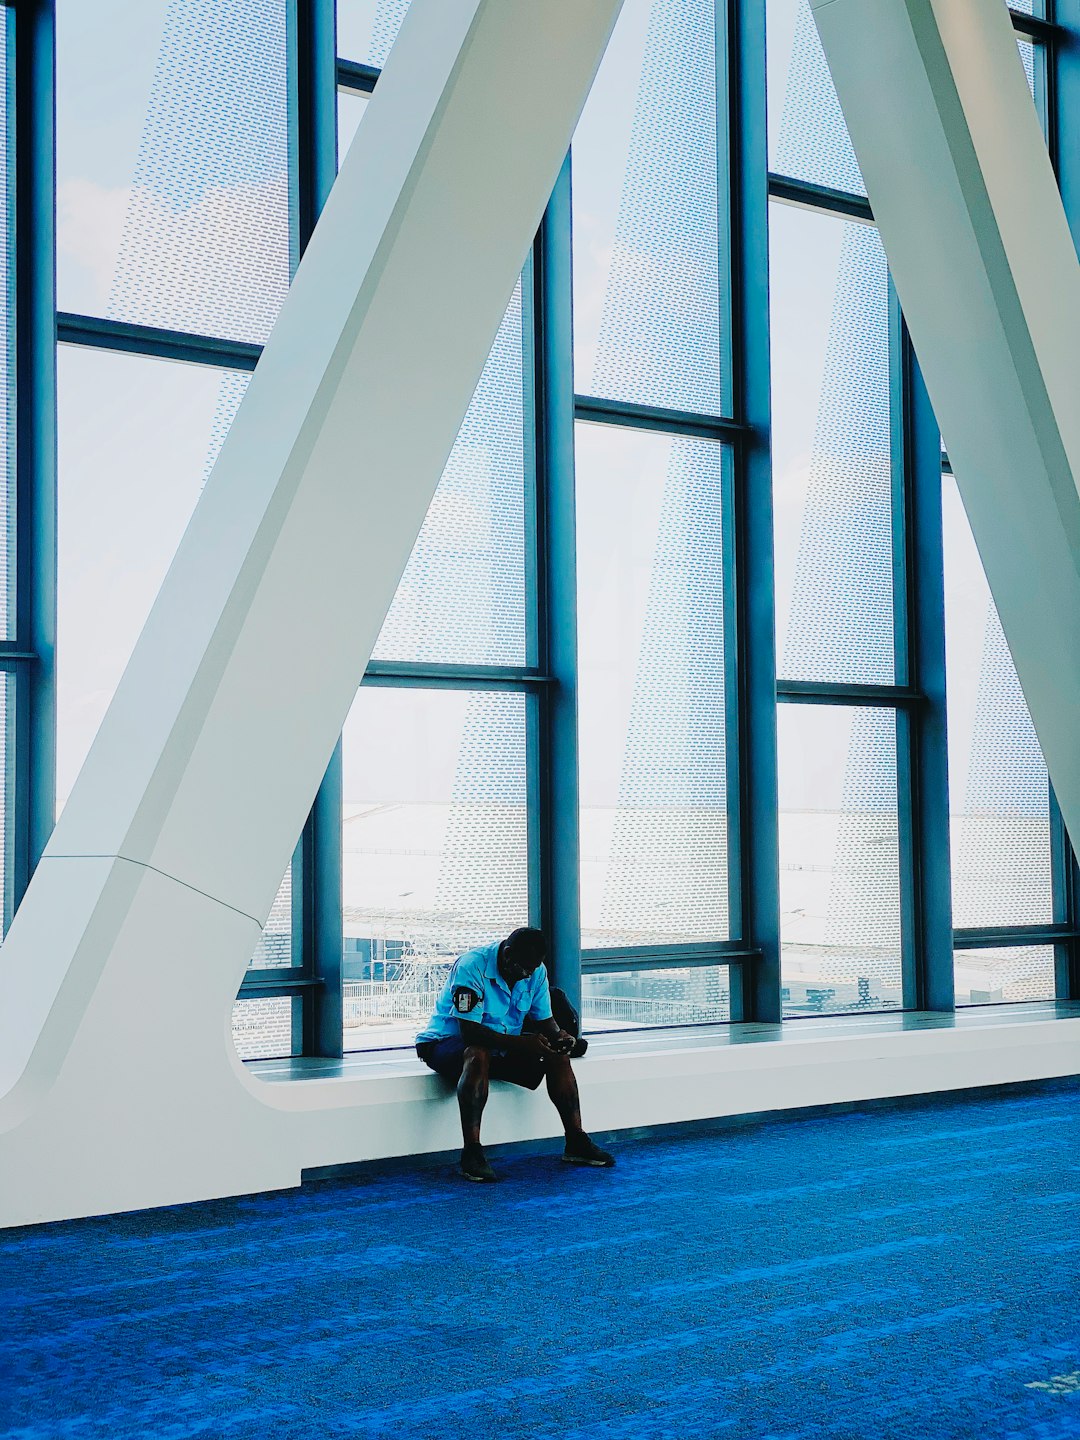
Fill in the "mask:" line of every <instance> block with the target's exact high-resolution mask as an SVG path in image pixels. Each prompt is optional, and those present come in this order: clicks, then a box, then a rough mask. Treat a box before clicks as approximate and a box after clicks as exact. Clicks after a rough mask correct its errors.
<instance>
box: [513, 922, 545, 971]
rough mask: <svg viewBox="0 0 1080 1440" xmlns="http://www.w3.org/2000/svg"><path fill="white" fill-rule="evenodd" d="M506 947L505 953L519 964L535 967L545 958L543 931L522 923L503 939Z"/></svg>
mask: <svg viewBox="0 0 1080 1440" xmlns="http://www.w3.org/2000/svg"><path fill="white" fill-rule="evenodd" d="M503 945H504V946H505V947H506V949H505V953H506V954H507V955H508V956H509V957H510V958H511V959H513V960H516V961H517V963H518V964H519V965H524V966H527V967H528V968H530V969H535V968H536V966H537V965H542V964H543V963H544V960H545V959H546V958H547V945H546V944H545V942H544V936H543V933H542V932H541V931H540V930H534V929H532V928H531V927H530V926H528V925H522V926H521V928H520V929H518V930H512V931H511V932H510V934H509V935H508V936H507V937H506V939H505V940H504V941H503Z"/></svg>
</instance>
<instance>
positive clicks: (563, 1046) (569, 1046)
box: [544, 1030, 574, 1055]
mask: <svg viewBox="0 0 1080 1440" xmlns="http://www.w3.org/2000/svg"><path fill="white" fill-rule="evenodd" d="M544 1038H545V1039H546V1040H547V1043H548V1046H549V1048H550V1049H551V1050H553V1051H554V1053H555V1054H556V1055H569V1054H570V1051H571V1050H573V1048H574V1037H573V1035H568V1034H567V1033H566V1031H565V1030H560V1031H559V1032H558V1033H557V1034H555V1035H546V1036H545V1037H544Z"/></svg>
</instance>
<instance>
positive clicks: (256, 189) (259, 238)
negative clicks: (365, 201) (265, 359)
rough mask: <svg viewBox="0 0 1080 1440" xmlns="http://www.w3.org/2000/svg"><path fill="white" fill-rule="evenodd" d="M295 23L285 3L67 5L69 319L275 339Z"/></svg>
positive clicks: (60, 150) (61, 261)
mask: <svg viewBox="0 0 1080 1440" xmlns="http://www.w3.org/2000/svg"><path fill="white" fill-rule="evenodd" d="M286 21H287V5H286V0H230V3H229V4H227V5H206V4H203V3H201V0H141V3H140V4H138V5H132V4H129V3H118V0H110V3H103V4H94V5H87V4H85V3H84V0H59V4H58V6H57V72H58V88H57V225H58V231H57V246H58V265H59V303H60V308H61V309H63V310H75V311H82V312H84V313H88V314H92V315H106V316H109V317H111V318H112V319H115V320H126V321H131V322H135V323H139V324H144V325H158V326H163V327H166V328H170V329H177V330H188V331H194V332H197V333H199V334H209V335H220V336H224V337H226V338H229V339H238V340H253V341H261V340H264V339H265V338H266V335H267V334H268V332H269V330H270V327H271V325H272V324H273V321H274V318H275V316H276V315H277V312H278V308H279V307H280V305H281V302H282V300H283V298H284V296H285V292H286V290H287V288H288V284H289V193H288V190H289V185H288V176H289V163H288V122H287V115H286V95H287V86H286V73H287V71H286V60H287V56H286ZM120 56H122V57H123V63H122V64H118V63H117V58H118V57H120Z"/></svg>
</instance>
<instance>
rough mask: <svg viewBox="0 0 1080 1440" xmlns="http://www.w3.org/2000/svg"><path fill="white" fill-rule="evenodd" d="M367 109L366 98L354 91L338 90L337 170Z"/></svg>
mask: <svg viewBox="0 0 1080 1440" xmlns="http://www.w3.org/2000/svg"><path fill="white" fill-rule="evenodd" d="M367 107H368V97H367V96H366V95H357V94H356V92H355V91H354V90H339V91H338V92H337V123H338V141H337V153H338V168H339V169H340V168H341V165H342V162H343V161H344V159H345V156H346V155H347V154H348V153H349V146H350V145H351V144H352V141H353V136H354V135H355V134H356V132H357V130H358V129H359V128H360V121H361V120H362V119H363V118H364V111H365V110H366V109H367Z"/></svg>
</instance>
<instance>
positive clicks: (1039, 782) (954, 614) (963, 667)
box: [942, 475, 1053, 928]
mask: <svg viewBox="0 0 1080 1440" xmlns="http://www.w3.org/2000/svg"><path fill="white" fill-rule="evenodd" d="M942 510H943V519H944V526H945V664H946V676H947V692H946V693H947V697H948V726H949V796H950V806H949V808H950V812H951V818H950V826H951V840H952V894H953V924H954V925H956V926H957V927H959V928H968V927H972V926H980V925H994V926H997V925H1024V924H1042V923H1045V922H1048V921H1050V920H1052V918H1053V902H1052V892H1051V877H1050V813H1049V782H1048V779H1047V774H1046V765H1045V762H1044V761H1043V757H1042V751H1041V750H1040V748H1039V742H1038V739H1037V738H1036V735H1035V728H1034V726H1033V725H1032V723H1031V717H1030V715H1029V714H1028V709H1027V705H1026V704H1025V702H1024V696H1023V692H1022V691H1021V689H1020V681H1019V680H1018V679H1017V675H1016V669H1015V667H1014V665H1013V663H1012V656H1011V655H1010V654H1009V647H1008V645H1007V644H1006V641H1005V635H1004V632H1003V631H1002V628H1001V621H1000V620H999V619H998V613H997V607H996V606H995V605H994V602H993V599H992V597H991V595H990V587H989V586H988V584H987V583H986V576H985V574H984V572H983V568H982V562H981V560H980V559H979V552H978V550H977V549H976V548H975V540H974V537H973V536H972V534H971V527H970V526H969V524H968V521H967V516H966V514H965V513H964V506H963V502H962V501H961V499H960V492H959V490H958V489H957V486H956V481H955V480H954V479H953V477H952V476H951V475H944V476H942Z"/></svg>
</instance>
